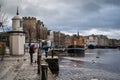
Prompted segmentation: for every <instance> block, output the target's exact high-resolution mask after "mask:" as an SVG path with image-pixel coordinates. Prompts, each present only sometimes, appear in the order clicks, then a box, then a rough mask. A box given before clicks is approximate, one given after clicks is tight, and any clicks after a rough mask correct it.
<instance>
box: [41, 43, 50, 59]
mask: <svg viewBox="0 0 120 80" xmlns="http://www.w3.org/2000/svg"><path fill="white" fill-rule="evenodd" d="M49 48H50V47H49V46H48V45H47V42H45V43H44V45H43V49H44V51H45V57H46V58H47V57H48V49H49Z"/></svg>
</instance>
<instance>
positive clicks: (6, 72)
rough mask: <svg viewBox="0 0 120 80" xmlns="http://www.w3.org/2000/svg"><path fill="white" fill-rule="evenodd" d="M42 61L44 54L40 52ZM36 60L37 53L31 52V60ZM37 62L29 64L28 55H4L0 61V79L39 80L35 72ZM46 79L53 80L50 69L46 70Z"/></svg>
mask: <svg viewBox="0 0 120 80" xmlns="http://www.w3.org/2000/svg"><path fill="white" fill-rule="evenodd" d="M42 59H43V60H42V61H44V59H45V56H44V53H42ZM36 60H37V53H35V54H33V61H34V62H35V61H36ZM37 66H38V65H37V63H33V64H32V65H31V64H30V55H29V53H25V55H24V56H9V57H5V58H4V61H0V80H40V75H38V74H37ZM48 80H54V79H53V76H52V73H51V71H50V70H49V71H48Z"/></svg>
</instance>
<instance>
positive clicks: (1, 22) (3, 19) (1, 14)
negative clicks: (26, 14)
mask: <svg viewBox="0 0 120 80" xmlns="http://www.w3.org/2000/svg"><path fill="white" fill-rule="evenodd" d="M7 20H8V17H7V16H6V12H5V9H4V8H3V6H2V3H0V28H2V30H3V31H5V30H4V27H5V25H6V23H7Z"/></svg>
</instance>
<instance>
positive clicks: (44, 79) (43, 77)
mask: <svg viewBox="0 0 120 80" xmlns="http://www.w3.org/2000/svg"><path fill="white" fill-rule="evenodd" d="M41 68H42V75H41V80H48V64H41Z"/></svg>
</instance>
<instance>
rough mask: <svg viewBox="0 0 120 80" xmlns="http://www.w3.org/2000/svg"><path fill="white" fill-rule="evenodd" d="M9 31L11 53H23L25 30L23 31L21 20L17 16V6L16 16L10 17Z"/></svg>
mask: <svg viewBox="0 0 120 80" xmlns="http://www.w3.org/2000/svg"><path fill="white" fill-rule="evenodd" d="M9 33H10V53H11V55H18V56H19V55H24V45H25V32H24V31H23V20H22V17H21V16H19V13H18V8H17V13H16V16H14V17H13V18H12V31H9Z"/></svg>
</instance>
